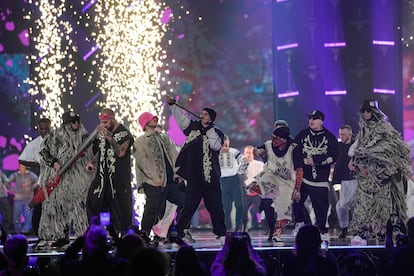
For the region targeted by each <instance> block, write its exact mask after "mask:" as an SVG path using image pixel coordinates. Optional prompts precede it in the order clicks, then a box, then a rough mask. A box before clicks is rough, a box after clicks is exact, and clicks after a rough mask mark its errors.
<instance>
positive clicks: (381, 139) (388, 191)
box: [349, 108, 411, 238]
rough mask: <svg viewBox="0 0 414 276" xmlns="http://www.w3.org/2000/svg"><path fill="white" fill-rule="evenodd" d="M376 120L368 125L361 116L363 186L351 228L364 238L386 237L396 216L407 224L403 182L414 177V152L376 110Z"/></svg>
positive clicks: (357, 160)
mask: <svg viewBox="0 0 414 276" xmlns="http://www.w3.org/2000/svg"><path fill="white" fill-rule="evenodd" d="M372 117H373V119H372V120H368V121H366V120H365V119H364V118H363V114H361V117H360V121H359V125H360V131H359V133H358V135H357V140H356V142H355V143H356V147H355V151H354V157H353V165H354V166H355V167H356V168H357V179H358V183H359V186H358V190H357V195H356V205H355V211H354V217H353V219H352V221H351V224H350V227H349V228H350V231H351V233H353V234H355V235H359V236H362V237H364V238H376V237H379V236H380V235H381V236H383V235H384V234H385V231H386V227H385V226H386V222H387V220H388V219H389V217H390V214H392V213H395V214H397V215H398V216H399V217H400V218H401V219H403V220H406V218H407V206H406V202H405V194H404V185H403V182H404V181H406V180H407V179H409V178H410V174H411V173H410V149H409V147H408V145H407V144H405V143H404V141H403V140H402V139H401V136H400V133H399V132H398V131H396V130H395V129H394V128H393V127H392V126H391V125H390V124H389V122H388V121H387V118H386V116H385V114H384V113H382V112H381V111H380V110H378V109H376V108H372ZM350 153H351V154H352V148H351V152H350Z"/></svg>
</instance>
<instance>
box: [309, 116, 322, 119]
mask: <svg viewBox="0 0 414 276" xmlns="http://www.w3.org/2000/svg"><path fill="white" fill-rule="evenodd" d="M308 119H309V120H310V119H312V120H318V119H319V120H322V119H321V118H320V117H318V116H312V115H311V116H309V117H308Z"/></svg>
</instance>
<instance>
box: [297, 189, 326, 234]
mask: <svg viewBox="0 0 414 276" xmlns="http://www.w3.org/2000/svg"><path fill="white" fill-rule="evenodd" d="M308 196H309V197H310V199H311V202H312V207H313V210H314V212H315V217H316V223H317V225H318V228H319V231H320V232H321V233H322V234H324V233H326V232H328V228H326V218H327V215H328V208H329V189H328V188H325V187H314V186H311V185H308V184H305V183H302V185H301V188H300V201H299V202H298V203H293V212H294V213H295V221H296V222H304V212H303V209H304V208H305V206H304V202H305V200H306V199H307V198H308Z"/></svg>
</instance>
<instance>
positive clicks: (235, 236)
mask: <svg viewBox="0 0 414 276" xmlns="http://www.w3.org/2000/svg"><path fill="white" fill-rule="evenodd" d="M229 233H230V235H231V239H232V240H244V241H249V240H250V236H249V234H248V233H247V232H229Z"/></svg>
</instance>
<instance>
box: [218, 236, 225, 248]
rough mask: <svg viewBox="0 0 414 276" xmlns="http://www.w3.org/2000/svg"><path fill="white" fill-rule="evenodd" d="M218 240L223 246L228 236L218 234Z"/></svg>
mask: <svg viewBox="0 0 414 276" xmlns="http://www.w3.org/2000/svg"><path fill="white" fill-rule="evenodd" d="M216 240H217V241H218V242H219V243H220V245H221V246H223V245H224V243H225V242H226V236H217V237H216Z"/></svg>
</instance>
